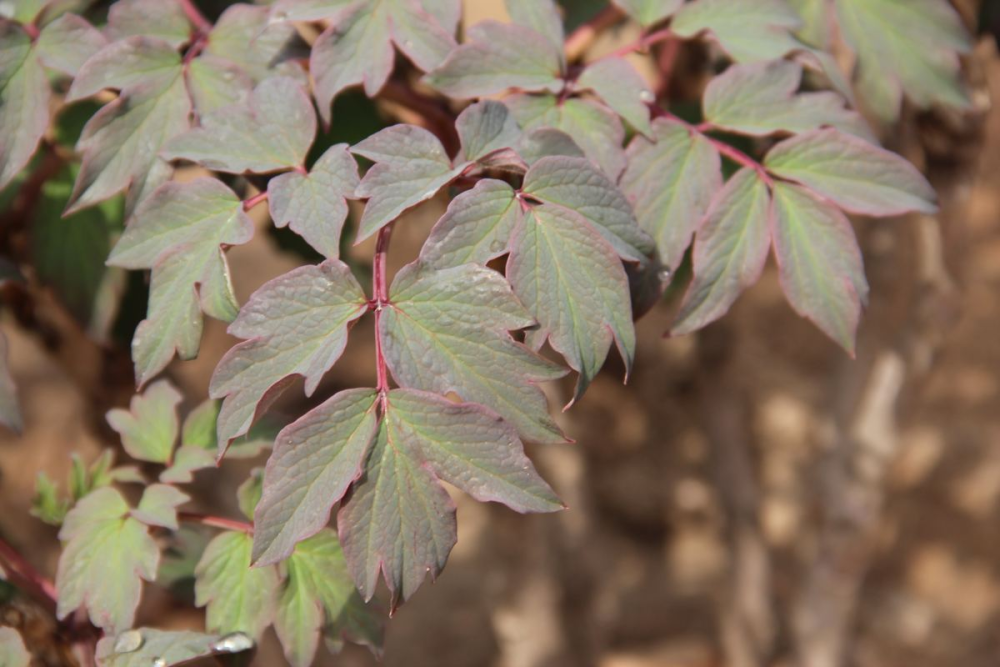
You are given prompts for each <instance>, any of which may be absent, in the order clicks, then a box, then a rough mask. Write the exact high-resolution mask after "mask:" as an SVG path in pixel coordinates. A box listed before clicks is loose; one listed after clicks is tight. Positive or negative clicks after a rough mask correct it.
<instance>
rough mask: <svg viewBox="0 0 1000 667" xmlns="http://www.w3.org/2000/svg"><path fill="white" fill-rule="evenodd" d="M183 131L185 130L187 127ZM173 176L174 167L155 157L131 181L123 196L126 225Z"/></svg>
mask: <svg viewBox="0 0 1000 667" xmlns="http://www.w3.org/2000/svg"><path fill="white" fill-rule="evenodd" d="M184 129H187V127H185V128H184ZM173 176H174V166H173V165H172V164H170V163H169V162H167V161H166V160H164V159H163V158H161V157H155V158H153V162H152V164H150V166H149V169H148V170H147V171H146V172H145V173H143V174H140V175H139V176H138V177H137V178H134V179H132V184H131V185H130V186H129V188H128V194H127V195H126V196H125V221H126V224H127V223H128V221H130V220H131V219H132V216H133V214H134V213H135V211H136V209H138V208H139V204H141V203H143V202H144V201H146V199H147V198H149V196H150V195H151V194H153V193H154V192H156V190H157V188H159V187H160V186H161V185H163V184H165V183H168V182H169V181H170V179H171V178H173ZM65 217H69V216H65Z"/></svg>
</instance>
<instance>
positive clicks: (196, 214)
mask: <svg viewBox="0 0 1000 667" xmlns="http://www.w3.org/2000/svg"><path fill="white" fill-rule="evenodd" d="M252 235H253V224H252V223H251V222H250V219H249V218H248V217H247V215H246V213H244V212H243V203H242V202H241V201H240V200H239V198H237V197H236V195H235V194H233V192H232V190H230V189H229V188H227V187H226V186H225V185H223V184H222V183H220V182H219V181H217V180H214V179H210V178H199V179H197V180H194V181H191V182H189V183H183V184H181V183H168V184H166V185H164V186H163V187H161V188H160V189H159V190H157V191H156V192H155V193H153V195H152V196H150V197H149V198H148V199H147V200H146V201H145V202H144V203H143V204H142V205H141V206H140V208H139V210H138V211H136V214H135V219H134V220H133V221H132V223H131V224H130V225H129V226H128V228H127V229H126V230H125V233H124V234H122V237H121V239H120V240H119V241H118V245H117V246H115V249H114V250H113V251H112V252H111V257H110V258H109V259H108V263H109V264H111V265H113V266H121V267H124V268H129V269H141V268H152V269H153V280H152V285H151V287H150V303H149V312H148V316H147V319H146V320H144V321H143V323H142V324H140V325H139V328H138V329H137V330H136V333H135V338H134V339H133V340H132V357H133V360H134V361H135V363H136V379H137V380H138V382H139V384H142V383H144V382H145V381H146V380H148V379H149V378H150V377H152V376H153V375H155V374H157V373H158V372H160V371H161V370H162V369H163V368H164V367H165V366H166V365H167V364H168V363H169V362H170V360H171V358H172V357H173V355H174V351H175V350H177V351H178V352H179V353H180V355H181V357H182V358H185V359H190V358H192V357H194V356H195V355H196V354H197V352H198V345H199V340H200V338H201V329H202V325H203V323H202V319H201V313H200V310H199V304H200V305H201V308H202V309H204V311H205V313H207V314H208V315H211V316H212V317H215V318H217V319H221V320H227V321H228V320H232V319H233V318H234V317H235V316H236V313H237V312H238V305H237V303H236V297H235V296H234V295H233V288H232V285H231V284H230V281H229V267H228V266H227V264H226V260H225V256H224V254H223V252H222V246H223V245H240V244H242V243H246V242H247V241H248V240H250V237H251V236H252Z"/></svg>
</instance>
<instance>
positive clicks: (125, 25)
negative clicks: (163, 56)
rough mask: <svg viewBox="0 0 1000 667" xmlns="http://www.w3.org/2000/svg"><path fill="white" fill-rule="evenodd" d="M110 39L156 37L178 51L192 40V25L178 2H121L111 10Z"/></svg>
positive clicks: (109, 11) (168, 0) (124, 0)
mask: <svg viewBox="0 0 1000 667" xmlns="http://www.w3.org/2000/svg"><path fill="white" fill-rule="evenodd" d="M107 34H108V38H110V39H111V40H119V39H125V38H126V37H132V36H134V35H142V36H144V37H155V38H157V39H161V40H163V41H164V42H167V43H168V44H170V46H172V47H174V48H177V47H179V46H180V45H181V44H184V43H185V42H187V41H188V40H189V39H190V38H191V24H190V22H188V20H187V17H186V16H185V15H184V10H183V9H182V8H181V3H179V2H176V1H175V0H118V1H117V2H115V3H113V4H112V5H111V8H110V9H109V10H108V28H107Z"/></svg>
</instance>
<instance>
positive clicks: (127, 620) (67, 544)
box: [56, 487, 160, 632]
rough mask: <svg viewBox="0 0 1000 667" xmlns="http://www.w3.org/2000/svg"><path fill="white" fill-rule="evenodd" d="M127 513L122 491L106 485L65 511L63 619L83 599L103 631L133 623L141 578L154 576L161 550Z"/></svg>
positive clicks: (60, 580)
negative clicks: (113, 583) (110, 583)
mask: <svg viewBox="0 0 1000 667" xmlns="http://www.w3.org/2000/svg"><path fill="white" fill-rule="evenodd" d="M128 513H129V506H128V504H127V503H126V502H125V499H124V498H123V497H122V495H121V494H120V493H119V492H118V491H116V490H115V489H113V488H111V487H105V488H103V489H98V490H96V491H94V492H93V493H91V494H90V495H88V496H86V497H85V498H83V499H82V500H81V501H80V502H79V503H77V505H76V507H74V508H73V509H72V510H70V512H69V514H67V515H66V521H65V523H64V524H63V527H62V530H60V531H59V539H60V540H62V542H63V543H64V546H63V552H62V555H61V556H60V557H59V569H58V572H57V574H56V589H57V590H58V591H59V604H58V611H57V615H58V617H59V618H60V619H64V618H66V617H67V616H69V614H71V613H73V612H74V611H76V609H77V608H78V607H80V606H81V605H84V606H85V607H86V608H87V611H88V613H89V615H90V620H91V622H92V623H93V624H94V625H96V626H97V627H99V628H101V629H102V630H104V631H105V632H115V631H119V630H125V629H127V628H130V627H132V620H133V618H134V617H135V610H136V607H138V605H139V597H140V596H141V594H142V580H143V579H145V580H146V581H153V580H154V579H155V578H156V568H157V564H158V563H159V560H160V551H159V548H158V547H157V546H156V542H154V541H153V538H152V537H150V536H149V532H148V530H147V528H146V527H145V526H144V525H142V524H141V523H139V521H137V520H136V519H133V518H131V517H129V516H128ZM109 581H113V582H115V585H114V586H109V585H108V582H109Z"/></svg>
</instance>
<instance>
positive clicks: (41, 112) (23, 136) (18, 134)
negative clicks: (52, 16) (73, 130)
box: [0, 21, 50, 188]
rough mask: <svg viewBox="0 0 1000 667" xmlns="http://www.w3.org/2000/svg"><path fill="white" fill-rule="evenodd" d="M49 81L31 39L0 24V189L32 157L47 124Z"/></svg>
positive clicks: (7, 24) (14, 27) (16, 27)
mask: <svg viewBox="0 0 1000 667" xmlns="http://www.w3.org/2000/svg"><path fill="white" fill-rule="evenodd" d="M49 97H50V91H49V81H48V78H47V77H46V76H45V70H44V69H43V68H42V65H41V63H40V62H39V60H38V54H37V50H36V49H33V48H32V46H31V38H30V37H28V34H27V33H26V32H24V30H23V29H22V28H21V27H20V26H19V25H17V24H15V23H11V22H9V21H0V188H3V187H6V186H7V184H8V183H10V182H11V180H12V179H13V178H14V177H15V176H16V175H17V174H18V172H20V171H21V170H22V169H23V168H24V167H25V166H26V165H27V164H28V161H29V160H30V159H31V156H32V155H34V153H35V149H37V148H38V142H39V141H40V140H41V138H42V135H43V134H45V130H46V128H47V127H48V125H49Z"/></svg>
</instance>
